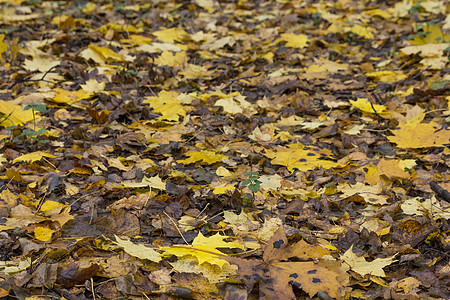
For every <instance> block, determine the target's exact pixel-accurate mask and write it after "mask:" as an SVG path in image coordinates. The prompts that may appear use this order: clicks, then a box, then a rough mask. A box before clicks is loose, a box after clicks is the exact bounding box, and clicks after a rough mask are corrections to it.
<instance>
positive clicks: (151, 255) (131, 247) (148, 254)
mask: <svg viewBox="0 0 450 300" xmlns="http://www.w3.org/2000/svg"><path fill="white" fill-rule="evenodd" d="M115 238H116V244H117V245H118V246H119V247H121V248H123V251H125V252H126V253H128V254H130V255H132V256H134V257H137V258H140V259H148V260H151V261H154V262H159V261H160V260H161V256H160V254H159V253H158V252H156V251H155V250H153V249H152V248H150V247H147V246H144V245H139V244H135V243H133V242H131V241H129V240H126V239H121V238H120V237H118V236H117V235H116V236H115Z"/></svg>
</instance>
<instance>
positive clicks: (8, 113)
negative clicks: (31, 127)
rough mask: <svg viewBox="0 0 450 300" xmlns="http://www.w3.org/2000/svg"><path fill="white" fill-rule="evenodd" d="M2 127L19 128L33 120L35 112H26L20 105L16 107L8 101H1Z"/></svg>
mask: <svg viewBox="0 0 450 300" xmlns="http://www.w3.org/2000/svg"><path fill="white" fill-rule="evenodd" d="M0 114H2V117H1V123H0V124H1V125H2V126H5V127H8V126H17V125H21V124H24V123H27V122H30V121H32V120H33V112H32V111H31V110H24V109H22V107H21V106H20V105H14V104H12V103H10V102H8V101H3V100H0Z"/></svg>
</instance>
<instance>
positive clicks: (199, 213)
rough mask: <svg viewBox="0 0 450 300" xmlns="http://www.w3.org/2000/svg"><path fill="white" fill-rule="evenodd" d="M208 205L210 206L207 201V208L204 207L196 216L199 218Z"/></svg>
mask: <svg viewBox="0 0 450 300" xmlns="http://www.w3.org/2000/svg"><path fill="white" fill-rule="evenodd" d="M208 206H209V203H207V204H206V205H205V208H204V209H202V211H201V212H199V213H198V215H196V216H195V218H196V219H198V217H200V215H201V214H202V213H203V212H204V211H205V210H206V208H208Z"/></svg>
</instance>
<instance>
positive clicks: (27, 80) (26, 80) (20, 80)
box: [9, 65, 70, 89]
mask: <svg viewBox="0 0 450 300" xmlns="http://www.w3.org/2000/svg"><path fill="white" fill-rule="evenodd" d="M67 66H70V65H56V66H53V67H51V68H50V69H48V70H47V72H45V73H44V74H43V75H42V77H41V79H19V80H18V81H16V82H14V83H13V84H12V85H11V86H10V87H9V88H10V89H12V88H13V87H14V86H15V85H16V84H19V83H22V82H36V81H44V82H48V83H54V82H53V81H50V80H45V79H44V78H45V76H47V75H48V73H50V72H51V71H52V70H53V69H55V68H58V67H67Z"/></svg>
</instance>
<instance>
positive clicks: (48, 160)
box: [42, 156, 58, 170]
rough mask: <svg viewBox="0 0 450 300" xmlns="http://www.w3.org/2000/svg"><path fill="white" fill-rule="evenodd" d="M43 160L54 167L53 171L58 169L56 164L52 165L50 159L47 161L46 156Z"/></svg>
mask: <svg viewBox="0 0 450 300" xmlns="http://www.w3.org/2000/svg"><path fill="white" fill-rule="evenodd" d="M42 158H43V159H44V160H45V161H46V162H47V163H48V164H49V165H50V166H52V167H53V169H55V170H57V169H58V168H57V167H56V166H55V165H54V164H52V163H51V162H50V161H49V160H48V159H46V158H45V156H42Z"/></svg>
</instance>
